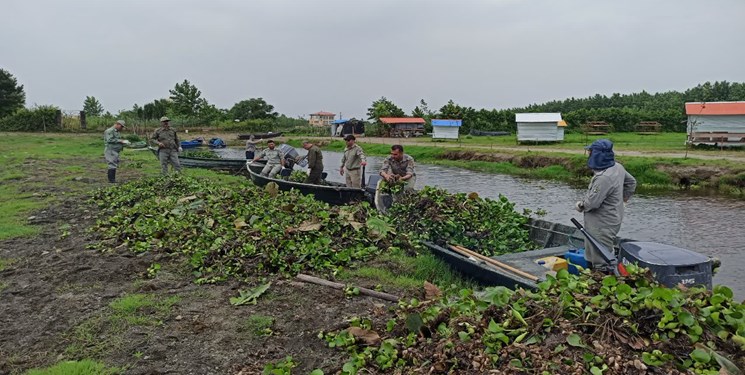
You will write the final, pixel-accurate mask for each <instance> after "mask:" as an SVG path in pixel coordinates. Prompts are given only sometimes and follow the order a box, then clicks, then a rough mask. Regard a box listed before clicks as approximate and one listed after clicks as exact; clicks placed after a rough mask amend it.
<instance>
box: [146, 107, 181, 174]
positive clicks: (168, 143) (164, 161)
mask: <svg viewBox="0 0 745 375" xmlns="http://www.w3.org/2000/svg"><path fill="white" fill-rule="evenodd" d="M152 139H153V140H154V141H155V143H156V144H157V145H158V159H160V173H161V174H162V175H164V176H165V175H167V174H168V164H171V165H172V166H173V171H175V172H181V163H179V161H178V153H179V152H181V151H182V148H181V142H179V140H178V135H177V134H176V130H174V129H171V119H169V118H168V117H165V116H163V117H161V118H160V129H158V130H156V131H155V133H154V134H153V137H152Z"/></svg>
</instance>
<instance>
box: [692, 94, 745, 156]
mask: <svg viewBox="0 0 745 375" xmlns="http://www.w3.org/2000/svg"><path fill="white" fill-rule="evenodd" d="M686 115H688V126H687V129H688V143H692V144H716V145H720V146H724V145H727V146H730V145H732V146H740V145H745V102H689V103H686Z"/></svg>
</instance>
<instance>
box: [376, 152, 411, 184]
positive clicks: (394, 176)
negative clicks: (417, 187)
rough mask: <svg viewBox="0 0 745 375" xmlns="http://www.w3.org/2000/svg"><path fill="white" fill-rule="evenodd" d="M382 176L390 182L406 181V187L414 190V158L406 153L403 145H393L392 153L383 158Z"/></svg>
mask: <svg viewBox="0 0 745 375" xmlns="http://www.w3.org/2000/svg"><path fill="white" fill-rule="evenodd" d="M380 176H381V177H383V178H384V179H385V180H386V181H388V182H396V181H405V182H406V187H405V189H406V190H413V189H414V183H416V173H415V172H414V158H412V157H411V156H409V155H406V154H404V147H403V146H401V145H393V146H391V155H390V156H388V157H387V158H385V160H383V167H382V168H380Z"/></svg>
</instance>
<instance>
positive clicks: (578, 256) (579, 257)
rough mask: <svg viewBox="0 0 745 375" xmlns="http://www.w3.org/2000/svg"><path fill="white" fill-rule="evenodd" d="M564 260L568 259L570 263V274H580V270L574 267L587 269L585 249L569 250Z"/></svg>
mask: <svg viewBox="0 0 745 375" xmlns="http://www.w3.org/2000/svg"><path fill="white" fill-rule="evenodd" d="M564 259H566V260H567V261H568V262H569V273H572V274H575V275H576V274H579V270H578V269H577V267H573V266H574V265H577V266H579V267H582V268H587V261H586V260H585V249H584V248H579V249H569V251H567V252H566V253H564Z"/></svg>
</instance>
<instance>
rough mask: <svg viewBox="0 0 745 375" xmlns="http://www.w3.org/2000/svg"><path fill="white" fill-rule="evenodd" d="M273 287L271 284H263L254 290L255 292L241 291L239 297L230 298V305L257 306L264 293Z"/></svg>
mask: <svg viewBox="0 0 745 375" xmlns="http://www.w3.org/2000/svg"><path fill="white" fill-rule="evenodd" d="M271 285H272V283H271V282H269V283H266V284H261V285H259V286H258V287H256V288H254V289H253V290H248V291H243V290H241V291H240V292H239V293H240V296H239V297H230V304H232V305H234V306H240V305H246V304H252V305H255V304H256V302H257V300H258V298H259V297H261V295H262V294H264V292H266V291H267V290H268V289H269V287H270V286H271Z"/></svg>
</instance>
